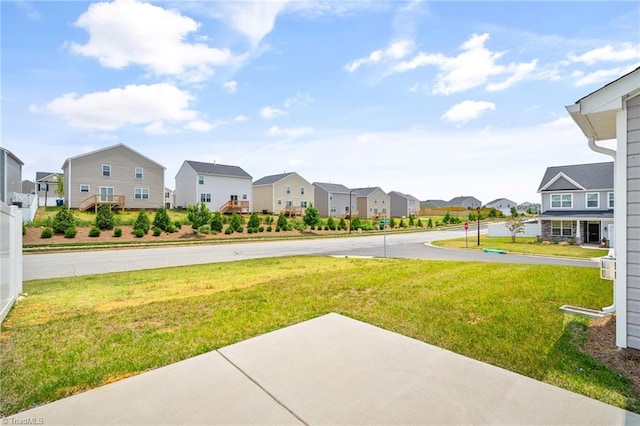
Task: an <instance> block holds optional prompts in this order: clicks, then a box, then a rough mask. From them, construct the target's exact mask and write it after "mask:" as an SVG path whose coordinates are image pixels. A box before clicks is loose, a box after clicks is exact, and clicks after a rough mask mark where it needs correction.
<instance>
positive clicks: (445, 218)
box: [442, 212, 451, 225]
mask: <svg viewBox="0 0 640 426" xmlns="http://www.w3.org/2000/svg"><path fill="white" fill-rule="evenodd" d="M449 222H451V215H450V214H449V212H447V213H446V214H445V215H444V217H443V218H442V223H444V224H445V225H446V224H448V223H449Z"/></svg>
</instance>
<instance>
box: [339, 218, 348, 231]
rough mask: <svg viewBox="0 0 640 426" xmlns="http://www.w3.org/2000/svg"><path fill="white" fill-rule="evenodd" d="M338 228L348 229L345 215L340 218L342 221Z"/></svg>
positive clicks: (341, 229)
mask: <svg viewBox="0 0 640 426" xmlns="http://www.w3.org/2000/svg"><path fill="white" fill-rule="evenodd" d="M338 229H339V230H340V231H346V230H347V221H346V220H344V217H341V218H340V222H338Z"/></svg>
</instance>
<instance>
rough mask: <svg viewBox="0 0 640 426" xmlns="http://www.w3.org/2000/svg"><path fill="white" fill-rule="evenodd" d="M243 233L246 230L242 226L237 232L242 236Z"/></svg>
mask: <svg viewBox="0 0 640 426" xmlns="http://www.w3.org/2000/svg"><path fill="white" fill-rule="evenodd" d="M242 231H244V228H243V227H242V225H240V227H239V228H236V232H237V233H238V234H242Z"/></svg>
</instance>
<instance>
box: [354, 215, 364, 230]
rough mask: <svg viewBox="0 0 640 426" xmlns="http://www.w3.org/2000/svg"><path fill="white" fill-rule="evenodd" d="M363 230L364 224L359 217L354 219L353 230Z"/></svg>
mask: <svg viewBox="0 0 640 426" xmlns="http://www.w3.org/2000/svg"><path fill="white" fill-rule="evenodd" d="M360 228H362V223H360V218H359V217H354V218H352V219H351V229H360Z"/></svg>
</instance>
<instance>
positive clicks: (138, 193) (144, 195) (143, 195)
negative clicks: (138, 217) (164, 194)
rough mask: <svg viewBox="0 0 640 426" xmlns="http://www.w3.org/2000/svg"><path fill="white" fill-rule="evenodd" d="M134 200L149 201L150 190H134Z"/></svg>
mask: <svg viewBox="0 0 640 426" xmlns="http://www.w3.org/2000/svg"><path fill="white" fill-rule="evenodd" d="M133 198H135V199H136V200H148V199H149V188H134V189H133Z"/></svg>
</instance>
